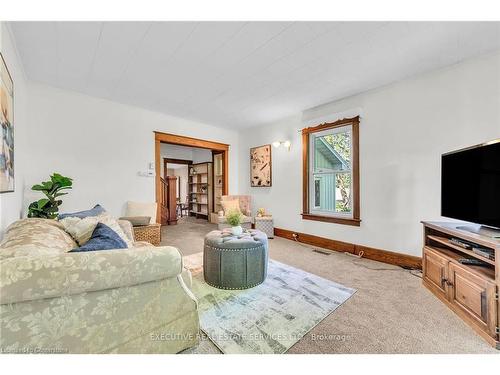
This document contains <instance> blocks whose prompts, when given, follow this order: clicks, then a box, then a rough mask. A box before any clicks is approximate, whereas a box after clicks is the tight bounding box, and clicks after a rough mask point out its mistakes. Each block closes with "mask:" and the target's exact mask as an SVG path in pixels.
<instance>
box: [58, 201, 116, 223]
mask: <svg viewBox="0 0 500 375" xmlns="http://www.w3.org/2000/svg"><path fill="white" fill-rule="evenodd" d="M104 212H106V210H105V209H104V208H103V207H102V206H101V205H100V204H96V205H95V206H94V208H92V209H90V210H86V211H78V212H71V213H67V214H60V215H59V216H58V217H57V218H58V219H59V220H62V219H64V218H66V217H79V218H80V219H84V218H86V217H89V216H98V215H100V214H102V213H104Z"/></svg>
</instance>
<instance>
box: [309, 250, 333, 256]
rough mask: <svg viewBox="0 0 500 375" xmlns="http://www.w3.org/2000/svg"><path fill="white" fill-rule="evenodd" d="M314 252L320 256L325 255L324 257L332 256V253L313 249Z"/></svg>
mask: <svg viewBox="0 0 500 375" xmlns="http://www.w3.org/2000/svg"><path fill="white" fill-rule="evenodd" d="M313 252H315V253H320V254H323V255H330V254H331V252H330V251H326V250H320V249H313Z"/></svg>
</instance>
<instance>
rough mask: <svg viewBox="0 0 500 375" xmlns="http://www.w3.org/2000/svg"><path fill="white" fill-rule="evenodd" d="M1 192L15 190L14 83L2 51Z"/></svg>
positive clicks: (0, 118) (0, 119)
mask: <svg viewBox="0 0 500 375" xmlns="http://www.w3.org/2000/svg"><path fill="white" fill-rule="evenodd" d="M0 109H1V111H0V193H7V192H12V191H14V83H13V82H12V77H11V76H10V73H9V70H8V69H7V64H6V63H5V60H4V59H3V55H2V54H1V53H0Z"/></svg>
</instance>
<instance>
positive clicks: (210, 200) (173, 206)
mask: <svg viewBox="0 0 500 375" xmlns="http://www.w3.org/2000/svg"><path fill="white" fill-rule="evenodd" d="M155 166H156V168H155V169H156V202H157V205H158V207H157V210H158V211H157V222H158V223H160V224H162V225H175V224H177V223H178V221H179V219H180V218H184V217H194V218H197V219H203V220H207V221H210V222H213V223H216V221H217V216H218V212H219V211H220V209H221V206H220V197H221V196H222V195H227V194H228V180H229V178H228V172H229V171H228V166H229V145H227V144H224V143H219V142H213V141H207V140H202V139H196V138H191V137H184V136H179V135H175V134H167V133H160V132H155Z"/></svg>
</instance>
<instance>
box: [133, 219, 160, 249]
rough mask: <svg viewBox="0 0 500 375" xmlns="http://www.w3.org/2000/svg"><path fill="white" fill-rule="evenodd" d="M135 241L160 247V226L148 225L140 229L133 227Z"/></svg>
mask: <svg viewBox="0 0 500 375" xmlns="http://www.w3.org/2000/svg"><path fill="white" fill-rule="evenodd" d="M132 229H133V231H134V239H135V241H146V242H149V243H150V244H151V245H154V246H160V242H161V224H150V225H144V226H141V227H133V228H132Z"/></svg>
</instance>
